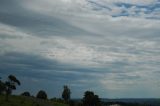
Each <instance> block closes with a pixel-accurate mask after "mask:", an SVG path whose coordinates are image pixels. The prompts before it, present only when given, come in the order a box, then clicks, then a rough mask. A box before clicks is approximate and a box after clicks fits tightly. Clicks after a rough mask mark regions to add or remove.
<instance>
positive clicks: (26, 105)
mask: <svg viewBox="0 0 160 106" xmlns="http://www.w3.org/2000/svg"><path fill="white" fill-rule="evenodd" d="M0 106H68V105H66V104H63V103H58V102H53V101H49V100H41V99H37V98H35V97H24V96H9V101H8V102H6V101H5V96H3V95H0Z"/></svg>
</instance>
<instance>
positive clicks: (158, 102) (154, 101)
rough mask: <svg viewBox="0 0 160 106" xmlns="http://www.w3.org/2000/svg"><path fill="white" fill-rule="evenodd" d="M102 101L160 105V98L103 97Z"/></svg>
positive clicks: (151, 105)
mask: <svg viewBox="0 0 160 106" xmlns="http://www.w3.org/2000/svg"><path fill="white" fill-rule="evenodd" d="M101 101H102V102H123V103H138V104H145V105H149V106H160V99H154V98H150V99H145V98H144V99H143V98H141V99H138V98H137V99H132V98H130V99H101Z"/></svg>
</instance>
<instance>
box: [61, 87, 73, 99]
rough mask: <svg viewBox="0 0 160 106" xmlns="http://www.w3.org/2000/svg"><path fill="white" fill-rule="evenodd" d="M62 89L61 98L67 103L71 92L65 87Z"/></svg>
mask: <svg viewBox="0 0 160 106" xmlns="http://www.w3.org/2000/svg"><path fill="white" fill-rule="evenodd" d="M63 88H64V89H63V92H62V98H63V99H64V100H65V102H68V101H69V100H70V95H71V91H70V89H69V88H68V86H66V85H65V86H64V87H63Z"/></svg>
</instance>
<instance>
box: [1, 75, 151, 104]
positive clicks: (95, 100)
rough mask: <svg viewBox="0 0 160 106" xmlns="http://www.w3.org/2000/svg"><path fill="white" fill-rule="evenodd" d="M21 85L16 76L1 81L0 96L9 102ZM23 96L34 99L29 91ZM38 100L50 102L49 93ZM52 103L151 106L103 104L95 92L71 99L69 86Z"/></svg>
mask: <svg viewBox="0 0 160 106" xmlns="http://www.w3.org/2000/svg"><path fill="white" fill-rule="evenodd" d="M19 85H21V83H20V81H19V80H18V79H17V78H16V77H15V76H14V75H9V76H8V79H7V80H6V81H1V79H0V94H4V95H5V100H6V101H9V95H11V94H12V91H13V90H16V86H19ZM21 96H26V97H34V96H32V95H31V94H30V93H29V92H28V91H25V92H23V93H22V94H21ZM36 98H37V99H44V100H48V97H47V93H46V92H45V91H44V90H40V91H38V93H37V94H36ZM50 101H54V102H59V103H64V104H68V105H69V106H151V105H146V104H145V105H142V104H138V103H123V102H102V101H101V99H100V98H99V96H98V95H96V94H94V92H93V91H86V92H84V97H83V98H82V100H80V101H76V100H73V99H71V90H70V89H69V87H68V86H67V85H65V86H64V87H63V92H62V98H52V99H50Z"/></svg>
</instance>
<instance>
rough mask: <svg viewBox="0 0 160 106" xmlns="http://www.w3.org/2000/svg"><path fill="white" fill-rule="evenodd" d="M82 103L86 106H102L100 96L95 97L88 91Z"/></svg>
mask: <svg viewBox="0 0 160 106" xmlns="http://www.w3.org/2000/svg"><path fill="white" fill-rule="evenodd" d="M82 101H83V105H84V106H100V99H99V97H98V95H94V92H92V91H86V92H85V93H84V97H83V100H82Z"/></svg>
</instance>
